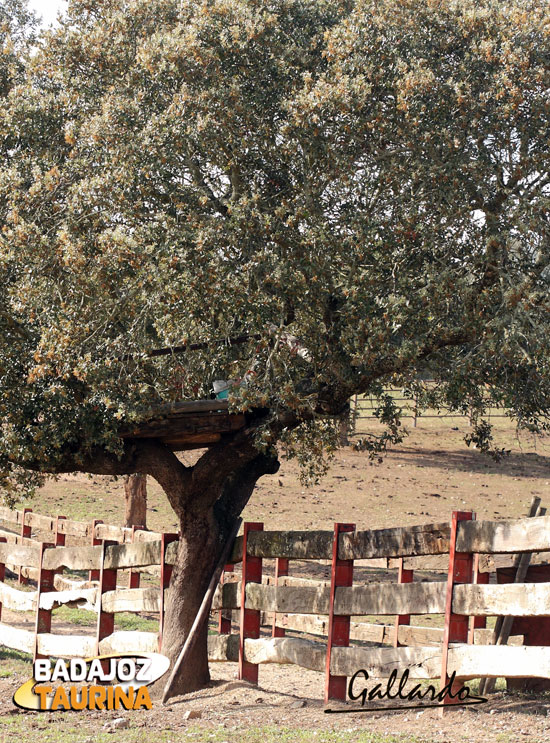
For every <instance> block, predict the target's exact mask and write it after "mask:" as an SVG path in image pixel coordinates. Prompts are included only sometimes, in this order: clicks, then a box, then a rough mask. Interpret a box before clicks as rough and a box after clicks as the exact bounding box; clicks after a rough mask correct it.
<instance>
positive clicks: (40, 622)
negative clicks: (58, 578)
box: [33, 542, 55, 661]
mask: <svg viewBox="0 0 550 743" xmlns="http://www.w3.org/2000/svg"><path fill="white" fill-rule="evenodd" d="M50 547H55V545H54V544H50V543H49V542H41V543H40V567H39V569H38V570H39V572H38V580H37V581H36V583H37V591H36V621H35V625H34V653H33V661H35V660H36V659H37V658H46V657H47V656H46V655H42V654H41V653H39V652H38V636H39V635H41V634H43V633H47V632H51V630H52V610H51V609H41V608H40V596H41V595H42V594H43V593H47V592H49V591H53V590H54V587H53V578H54V575H55V570H45V569H44V555H45V553H46V550H47V549H48V548H50Z"/></svg>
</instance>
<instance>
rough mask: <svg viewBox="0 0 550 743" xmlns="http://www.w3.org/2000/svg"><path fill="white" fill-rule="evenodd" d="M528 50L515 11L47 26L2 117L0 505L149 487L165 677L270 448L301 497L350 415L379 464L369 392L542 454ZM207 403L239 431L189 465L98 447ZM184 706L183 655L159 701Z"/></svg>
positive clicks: (538, 99) (545, 291) (335, 12)
mask: <svg viewBox="0 0 550 743" xmlns="http://www.w3.org/2000/svg"><path fill="white" fill-rule="evenodd" d="M549 50H550V10H549V7H548V5H547V4H545V3H540V2H538V1H537V2H535V1H533V0H509V2H506V3H503V2H499V1H497V0H461V2H456V1H455V0H428V1H427V0H263V1H262V2H260V1H259V0H94V2H89V1H88V0H73V2H72V3H70V5H69V9H68V12H67V14H66V16H65V17H64V19H63V21H62V23H61V25H60V27H59V28H57V29H55V30H52V31H50V32H48V33H45V34H44V35H43V36H42V37H41V38H40V40H39V42H38V44H37V48H36V50H35V52H34V53H33V54H32V55H31V56H30V57H29V58H27V59H26V61H25V64H24V75H23V76H22V77H21V78H20V79H19V80H14V81H13V84H12V83H10V86H9V88H10V89H9V90H6V91H5V95H4V105H3V107H2V110H1V111H0V148H1V152H2V157H3V163H2V170H1V175H0V224H1V231H0V325H1V329H2V334H1V338H0V415H1V418H2V425H1V427H0V478H1V484H2V486H3V487H4V489H5V491H6V493H7V494H8V496H9V497H11V498H12V499H15V498H17V497H18V493H19V492H20V491H21V489H23V490H26V489H27V488H28V487H29V486H30V485H32V483H33V482H34V480H35V478H36V477H38V476H39V475H40V474H43V473H60V472H71V471H83V472H91V473H100V474H119V475H128V474H132V473H134V472H141V473H145V474H147V475H150V476H151V477H153V478H156V480H157V481H158V482H159V483H160V485H161V486H162V488H163V489H164V491H165V493H166V496H167V498H168V500H169V502H170V504H171V506H172V508H173V509H174V511H175V513H176V514H177V516H178V518H179V520H180V525H181V527H180V528H181V540H180V546H179V554H178V562H177V565H176V567H175V571H174V575H173V578H172V584H171V589H170V596H169V602H168V608H167V624H166V631H165V643H164V651H165V652H167V653H168V654H169V655H170V656H171V657H174V656H175V655H177V653H178V651H179V649H180V647H181V645H182V642H183V640H184V638H185V635H186V632H187V631H188V630H189V628H190V626H191V623H192V622H193V619H194V616H195V613H196V611H197V607H198V606H199V604H200V602H201V599H202V597H203V595H204V591H205V589H206V586H207V584H208V581H209V578H210V575H211V572H212V570H213V567H214V565H215V564H216V561H217V559H218V557H219V555H220V551H221V549H222V546H223V543H224V540H225V539H226V537H227V534H228V533H229V532H230V530H231V528H232V526H233V524H234V523H235V520H236V519H237V518H238V516H239V514H240V513H241V511H242V509H243V508H244V506H245V505H246V503H247V501H248V500H249V498H250V496H251V494H252V491H253V488H254V485H255V483H256V481H257V480H258V478H260V477H261V476H262V475H264V474H265V473H271V472H275V471H276V470H277V467H278V452H279V451H280V448H278V447H280V446H283V445H284V447H285V448H286V451H287V452H288V453H289V455H293V456H296V457H297V458H298V459H299V461H300V463H301V464H302V465H303V466H304V471H305V473H306V474H309V475H311V476H315V475H316V474H318V472H319V471H320V470H322V454H323V452H327V451H330V450H331V448H332V447H333V446H335V445H336V442H337V432H338V416H339V415H340V414H341V413H342V411H343V410H344V409H345V405H346V403H347V401H348V400H349V398H350V396H352V395H354V394H362V393H369V394H372V395H375V396H379V397H380V401H381V405H380V416H381V419H382V420H383V421H384V422H386V423H387V424H388V426H389V429H388V430H389V433H388V434H387V436H389V437H395V436H397V435H398V432H399V428H398V426H397V422H396V411H395V409H393V407H392V404H391V400H389V399H387V398H384V396H383V388H384V385H387V384H388V383H390V382H392V383H394V384H395V383H399V384H402V385H403V386H405V387H406V388H407V389H409V390H411V393H412V392H414V391H415V389H417V388H418V389H417V391H418V392H419V393H420V394H421V398H420V402H421V404H422V403H425V404H427V403H430V404H432V405H433V404H438V403H445V404H447V405H449V406H451V407H452V408H454V409H460V408H462V407H468V408H473V409H474V410H475V411H476V415H477V416H478V420H479V425H478V427H477V428H476V429H475V430H474V434H473V435H474V437H475V436H477V438H478V440H479V441H480V443H482V444H486V442H487V436H488V434H487V429H486V427H484V424H483V413H484V410H485V409H486V406H487V405H491V406H494V405H498V406H501V407H503V408H504V409H506V410H507V411H509V413H510V415H511V416H512V417H513V418H514V419H515V420H516V421H517V423H518V425H520V426H523V427H528V428H529V429H530V430H538V431H541V430H545V429H546V428H547V426H548V413H549V409H550V384H549V382H550V373H549V372H550V369H549V364H550V361H549V360H550V353H549V351H550V349H549V337H550V334H549V332H548V329H549V310H550V303H549V296H550V295H549V288H550V287H549V282H550V269H549V258H550V250H549V217H548V214H549V211H548V206H549V193H550V191H549V175H548V173H549V168H548V165H549V151H550V139H549V136H548V133H549V131H550V126H549V124H550V122H549V116H550V98H549V96H548V90H549V83H550V70H549V62H548V60H549ZM234 338H238V339H239V342H238V343H234V342H231V340H230V339H234ZM189 344H194V346H193V348H194V350H193V351H191V350H189V348H190V347H189ZM182 346H187V348H188V350H187V351H186V352H182V353H179V352H176V350H177V349H178V348H179V349H180V350H181V347H182ZM159 349H172V350H169V351H167V352H163V353H162V354H160V353H156V351H158V350H159ZM426 374H429V375H430V376H432V377H433V378H434V379H435V380H436V385H435V388H434V389H432V390H431V391H430V392H429V394H428V393H426V392H425V391H423V389H422V388H421V387H420V386H419V383H418V381H417V380H418V378H419V375H426ZM216 379H236V380H242V381H241V382H240V383H239V384H235V385H233V386H232V387H231V389H230V393H229V404H230V410H231V411H233V412H237V411H245V412H246V416H247V417H246V426H245V427H244V428H241V429H240V430H238V431H235V432H233V433H231V432H230V433H227V434H225V435H224V436H223V437H222V439H221V440H220V441H219V442H218V443H215V444H213V445H212V446H210V447H209V448H208V449H206V450H205V451H204V452H203V453H202V454H201V456H200V457H199V458H198V460H197V462H196V464H195V465H194V466H185V465H184V464H183V463H182V462H181V461H180V459H179V458H178V456H177V454H176V453H175V452H174V451H173V450H172V448H171V447H169V446H167V445H166V444H165V443H163V442H162V441H161V440H160V439H159V438H155V437H151V438H145V439H143V438H140V439H137V438H135V439H133V438H132V437H128V436H126V437H122V435H121V434H122V433H123V432H124V431H128V430H130V429H131V428H132V427H133V426H138V425H140V424H141V423H142V422H143V421H146V420H147V419H148V416H150V415H151V412H150V411H151V410H153V409H155V407H158V406H159V405H161V404H166V403H168V402H170V401H174V400H196V399H201V398H207V397H209V395H210V391H211V388H212V382H213V380H216ZM422 395H423V396H422ZM375 433H376V432H373V436H372V437H370V439H369V442H368V443H369V445H370V446H371V447H372V448H376V447H380V446H383V445H384V442H385V441H387V437H386V439H384V438H383V437H382V438H381V439H380V438H378V439H377V438H376V437H375V435H374V434H375ZM378 435H379V434H378ZM207 679H208V664H207V656H206V631H205V632H203V635H202V637H201V640H200V642H199V643H198V644H197V646H196V649H195V651H194V656H193V658H192V659H191V662H190V663H189V665H188V666H187V667H186V668H185V669H183V670H182V673H181V676H180V677H179V679H178V684H177V686H176V688H175V692H182V691H188V690H190V689H193V688H196V687H197V686H200V685H201V684H203V683H204V682H205V681H207Z"/></svg>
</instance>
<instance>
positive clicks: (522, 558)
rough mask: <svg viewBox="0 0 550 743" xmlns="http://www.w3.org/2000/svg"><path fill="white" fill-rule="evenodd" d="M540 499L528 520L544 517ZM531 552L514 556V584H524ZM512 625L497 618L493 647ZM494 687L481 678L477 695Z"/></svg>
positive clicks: (505, 639)
mask: <svg viewBox="0 0 550 743" xmlns="http://www.w3.org/2000/svg"><path fill="white" fill-rule="evenodd" d="M539 504H540V498H537V496H534V497H533V500H532V501H531V507H530V509H529V514H528V518H534V517H536V516H545V515H546V508H542V507H541V506H540V505H539ZM532 554H533V553H532V552H523V553H522V554H519V555H517V556H516V559H515V567H516V575H515V578H514V583H524V582H525V578H526V576H527V570H528V569H529V565H530V563H531V556H532ZM513 623H514V617H511V616H506V617H498V619H497V623H496V625H495V630H494V632H493V642H492V644H493V645H507V644H508V639H509V638H510V635H511V633H512V625H513ZM495 685H496V678H494V677H489V678H483V679H481V681H480V682H479V693H480V695H481V696H483V694H492V692H493V691H494V690H495Z"/></svg>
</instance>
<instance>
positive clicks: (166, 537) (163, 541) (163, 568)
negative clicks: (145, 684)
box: [159, 532, 180, 653]
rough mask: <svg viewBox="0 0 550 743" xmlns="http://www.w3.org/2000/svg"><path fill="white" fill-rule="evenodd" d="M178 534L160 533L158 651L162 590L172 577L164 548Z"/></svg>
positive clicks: (162, 625)
mask: <svg viewBox="0 0 550 743" xmlns="http://www.w3.org/2000/svg"><path fill="white" fill-rule="evenodd" d="M179 536H180V535H179V534H176V533H174V532H163V533H162V534H161V535H160V617H159V653H160V651H161V648H162V635H163V633H164V592H165V590H166V589H167V588H168V586H169V585H170V578H171V577H172V565H167V564H166V562H165V557H166V548H167V547H168V545H169V544H171V543H172V542H177V541H178V539H179Z"/></svg>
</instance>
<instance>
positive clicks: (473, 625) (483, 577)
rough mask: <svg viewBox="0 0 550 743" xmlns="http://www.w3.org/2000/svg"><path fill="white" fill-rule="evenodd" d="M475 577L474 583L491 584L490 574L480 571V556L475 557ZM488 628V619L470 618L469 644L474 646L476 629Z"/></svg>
mask: <svg viewBox="0 0 550 743" xmlns="http://www.w3.org/2000/svg"><path fill="white" fill-rule="evenodd" d="M473 575H474V583H477V584H478V585H487V584H488V583H489V577H490V574H489V573H482V572H480V570H479V555H478V554H475V555H474V562H473ZM486 626H487V618H486V617H470V618H469V624H468V644H469V645H473V644H474V639H475V630H476V629H485V627H486Z"/></svg>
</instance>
